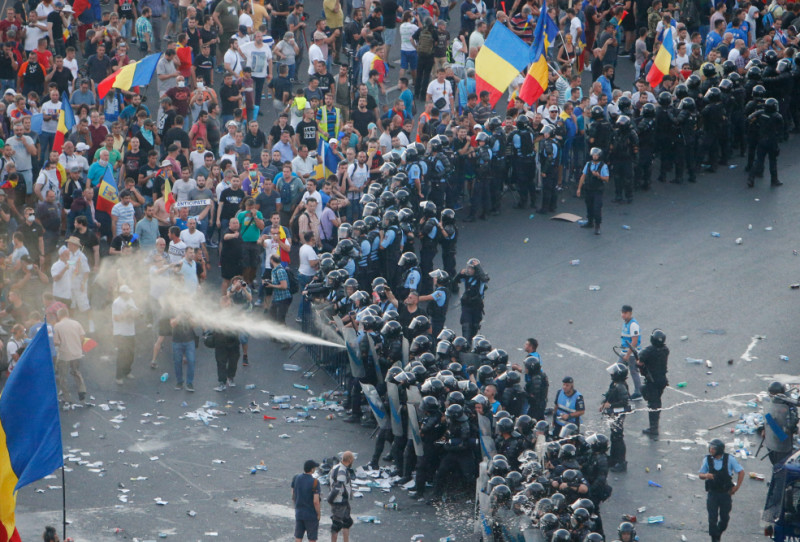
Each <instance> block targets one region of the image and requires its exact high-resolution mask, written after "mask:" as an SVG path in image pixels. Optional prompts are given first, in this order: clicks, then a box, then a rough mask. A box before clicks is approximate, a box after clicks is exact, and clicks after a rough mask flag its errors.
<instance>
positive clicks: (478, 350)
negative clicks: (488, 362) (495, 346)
mask: <svg viewBox="0 0 800 542" xmlns="http://www.w3.org/2000/svg"><path fill="white" fill-rule="evenodd" d="M491 349H492V343H490V342H489V341H487V340H486V339H480V340H478V341H475V340H474V339H473V343H472V351H473V352H474V353H475V354H486V353H488V352H489V351H491Z"/></svg>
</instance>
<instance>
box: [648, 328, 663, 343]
mask: <svg viewBox="0 0 800 542" xmlns="http://www.w3.org/2000/svg"><path fill="white" fill-rule="evenodd" d="M666 342H667V334H666V333H664V332H663V331H661V330H660V329H658V328H656V329H654V330H653V332H652V333H651V334H650V344H652V345H653V346H657V347H659V346H664V344H665V343H666Z"/></svg>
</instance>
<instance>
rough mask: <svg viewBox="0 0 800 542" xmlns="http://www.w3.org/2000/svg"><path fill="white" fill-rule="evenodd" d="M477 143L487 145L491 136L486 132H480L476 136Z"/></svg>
mask: <svg viewBox="0 0 800 542" xmlns="http://www.w3.org/2000/svg"><path fill="white" fill-rule="evenodd" d="M475 141H483V142H484V143H486V142H487V141H489V134H487V133H486V132H478V135H476V136H475Z"/></svg>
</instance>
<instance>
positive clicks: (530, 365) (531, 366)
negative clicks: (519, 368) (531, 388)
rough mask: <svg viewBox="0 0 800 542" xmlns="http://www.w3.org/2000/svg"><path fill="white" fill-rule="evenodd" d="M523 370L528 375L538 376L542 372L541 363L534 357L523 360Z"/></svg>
mask: <svg viewBox="0 0 800 542" xmlns="http://www.w3.org/2000/svg"><path fill="white" fill-rule="evenodd" d="M525 370H526V371H528V373H529V374H538V373H540V372H541V371H542V361H541V360H540V359H539V358H538V357H536V356H528V357H527V358H525Z"/></svg>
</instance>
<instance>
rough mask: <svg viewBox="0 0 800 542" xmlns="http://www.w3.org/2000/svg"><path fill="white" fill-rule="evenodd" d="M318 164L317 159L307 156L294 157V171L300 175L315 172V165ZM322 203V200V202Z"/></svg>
mask: <svg viewBox="0 0 800 542" xmlns="http://www.w3.org/2000/svg"><path fill="white" fill-rule="evenodd" d="M316 165H317V159H316V158H311V157H310V156H306V158H305V160H304V159H303V158H302V157H301V156H300V155H297V156H295V157H294V158H293V159H292V173H294V174H296V175H297V176H298V177H302V176H303V175H308V174H309V173H311V174H313V173H314V167H315V166H316ZM320 203H321V202H320Z"/></svg>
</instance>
